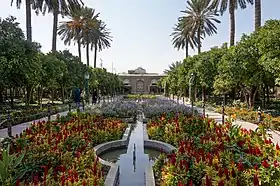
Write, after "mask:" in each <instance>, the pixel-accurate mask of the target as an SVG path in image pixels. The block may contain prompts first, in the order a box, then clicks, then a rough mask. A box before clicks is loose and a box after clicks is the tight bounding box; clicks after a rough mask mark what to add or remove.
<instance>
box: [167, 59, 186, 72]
mask: <svg viewBox="0 0 280 186" xmlns="http://www.w3.org/2000/svg"><path fill="white" fill-rule="evenodd" d="M181 64H182V63H181V62H180V61H176V62H174V63H172V64H171V65H169V66H168V68H169V69H165V70H164V73H165V74H169V73H170V72H172V71H174V70H175V69H176V68H178V67H179V66H180V65H181Z"/></svg>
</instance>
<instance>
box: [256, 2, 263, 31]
mask: <svg viewBox="0 0 280 186" xmlns="http://www.w3.org/2000/svg"><path fill="white" fill-rule="evenodd" d="M261 11H262V10H261V0H255V30H258V29H259V28H260V27H261Z"/></svg>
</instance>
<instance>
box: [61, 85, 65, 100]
mask: <svg viewBox="0 0 280 186" xmlns="http://www.w3.org/2000/svg"><path fill="white" fill-rule="evenodd" d="M61 100H62V103H63V104H64V102H65V98H64V87H63V86H61Z"/></svg>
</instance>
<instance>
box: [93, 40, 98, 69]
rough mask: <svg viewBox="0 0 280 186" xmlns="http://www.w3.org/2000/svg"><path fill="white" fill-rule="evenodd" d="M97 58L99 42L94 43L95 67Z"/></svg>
mask: <svg viewBox="0 0 280 186" xmlns="http://www.w3.org/2000/svg"><path fill="white" fill-rule="evenodd" d="M96 58H97V42H95V44H94V65H93V67H94V68H96Z"/></svg>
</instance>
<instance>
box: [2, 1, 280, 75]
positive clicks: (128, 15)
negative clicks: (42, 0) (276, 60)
mask: <svg viewBox="0 0 280 186" xmlns="http://www.w3.org/2000/svg"><path fill="white" fill-rule="evenodd" d="M0 1H1V3H0V5H1V6H0V17H1V18H6V17H8V16H9V15H13V16H15V17H16V18H17V21H18V22H19V23H20V26H21V28H22V29H23V31H24V32H25V27H26V26H25V4H24V3H23V4H22V5H21V8H20V9H17V8H16V6H12V7H11V6H10V1H11V0H0ZM83 2H84V3H85V5H86V6H88V7H91V8H94V9H95V10H96V11H97V12H99V13H100V18H101V19H102V20H103V21H105V23H106V24H107V27H108V28H109V29H110V30H111V35H112V36H113V42H112V46H111V48H109V49H105V50H103V51H101V52H99V53H98V55H97V66H98V67H100V62H101V60H102V61H103V67H105V68H107V70H108V71H110V72H111V71H112V69H114V72H117V73H121V72H127V70H130V69H136V68H137V67H142V68H144V69H146V71H147V72H151V73H155V72H156V73H162V72H163V70H164V69H167V68H168V66H169V65H170V64H171V63H172V62H175V61H182V59H183V58H184V55H185V52H184V50H181V51H178V50H177V49H174V48H173V46H172V43H171V37H170V34H171V33H172V28H173V26H174V24H176V22H177V18H178V17H180V16H181V15H182V13H181V12H180V11H181V10H184V9H185V8H186V0H83ZM279 7H280V1H279V0H262V24H264V22H265V21H266V20H268V19H280V14H279V13H278V12H279ZM219 19H220V20H221V23H220V24H218V25H217V27H218V34H216V35H214V36H208V37H206V38H205V39H204V40H203V43H202V51H206V50H209V49H210V48H211V47H213V46H221V45H222V43H224V42H229V17H228V13H227V12H226V13H225V14H224V15H223V16H221V17H219ZM59 21H63V19H62V18H60V20H59ZM52 25H53V17H52V14H46V15H45V16H42V15H39V16H36V15H35V14H34V13H33V15H32V37H33V40H34V41H36V42H39V43H40V44H41V45H42V49H41V50H42V51H43V52H44V53H47V52H49V51H50V50H51V43H52ZM253 30H254V7H253V6H251V5H250V6H249V7H248V8H247V9H245V10H238V11H237V12H236V40H239V39H240V37H241V36H242V34H243V33H247V34H248V33H251V32H252V31H253ZM57 49H58V50H65V49H67V50H70V52H72V53H73V54H74V55H78V50H77V45H74V44H72V45H70V46H68V45H67V46H65V45H64V43H63V41H61V40H60V38H59V37H58V40H57ZM196 53H197V51H194V50H190V54H191V55H194V54H196ZM93 60H94V52H93V51H92V52H91V53H90V65H92V66H93ZM82 61H83V62H84V63H86V54H85V49H84V48H83V49H82ZM112 66H113V68H112Z"/></svg>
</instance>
